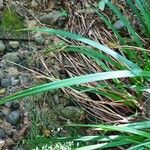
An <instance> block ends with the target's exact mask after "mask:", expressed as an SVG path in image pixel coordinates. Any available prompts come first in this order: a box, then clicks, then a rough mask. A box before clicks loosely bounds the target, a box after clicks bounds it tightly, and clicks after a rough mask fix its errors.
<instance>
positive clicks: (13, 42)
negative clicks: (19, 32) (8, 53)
mask: <svg viewBox="0 0 150 150" xmlns="http://www.w3.org/2000/svg"><path fill="white" fill-rule="evenodd" d="M9 45H10V47H11V48H13V49H17V48H19V42H18V41H10V42H9Z"/></svg>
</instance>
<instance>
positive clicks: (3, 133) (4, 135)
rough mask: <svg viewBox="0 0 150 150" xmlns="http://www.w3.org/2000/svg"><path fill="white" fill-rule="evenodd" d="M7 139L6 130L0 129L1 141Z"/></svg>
mask: <svg viewBox="0 0 150 150" xmlns="http://www.w3.org/2000/svg"><path fill="white" fill-rule="evenodd" d="M3 139H6V132H5V130H4V129H2V128H0V140H3Z"/></svg>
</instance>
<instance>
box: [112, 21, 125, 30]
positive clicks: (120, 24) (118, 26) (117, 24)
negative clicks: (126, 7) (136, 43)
mask: <svg viewBox="0 0 150 150" xmlns="http://www.w3.org/2000/svg"><path fill="white" fill-rule="evenodd" d="M113 26H114V28H115V29H117V30H121V29H123V28H124V27H125V25H124V23H123V22H122V21H121V20H118V21H116V22H115V23H114V24H113Z"/></svg>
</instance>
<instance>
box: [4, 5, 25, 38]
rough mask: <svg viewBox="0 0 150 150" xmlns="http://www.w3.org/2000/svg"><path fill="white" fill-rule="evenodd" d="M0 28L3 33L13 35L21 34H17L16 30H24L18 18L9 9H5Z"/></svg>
mask: <svg viewBox="0 0 150 150" xmlns="http://www.w3.org/2000/svg"><path fill="white" fill-rule="evenodd" d="M2 26H3V30H4V31H5V32H9V33H11V34H13V35H19V34H21V32H17V31H16V30H19V29H23V28H25V27H24V25H23V22H22V21H21V19H20V17H19V16H18V15H17V14H16V13H15V11H13V10H12V9H10V8H9V9H8V8H6V9H5V10H4V12H3V21H2Z"/></svg>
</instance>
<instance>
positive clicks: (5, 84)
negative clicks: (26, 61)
mask: <svg viewBox="0 0 150 150" xmlns="http://www.w3.org/2000/svg"><path fill="white" fill-rule="evenodd" d="M10 85H11V82H10V79H9V78H2V79H1V86H2V87H4V88H7V87H9V86H10Z"/></svg>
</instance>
